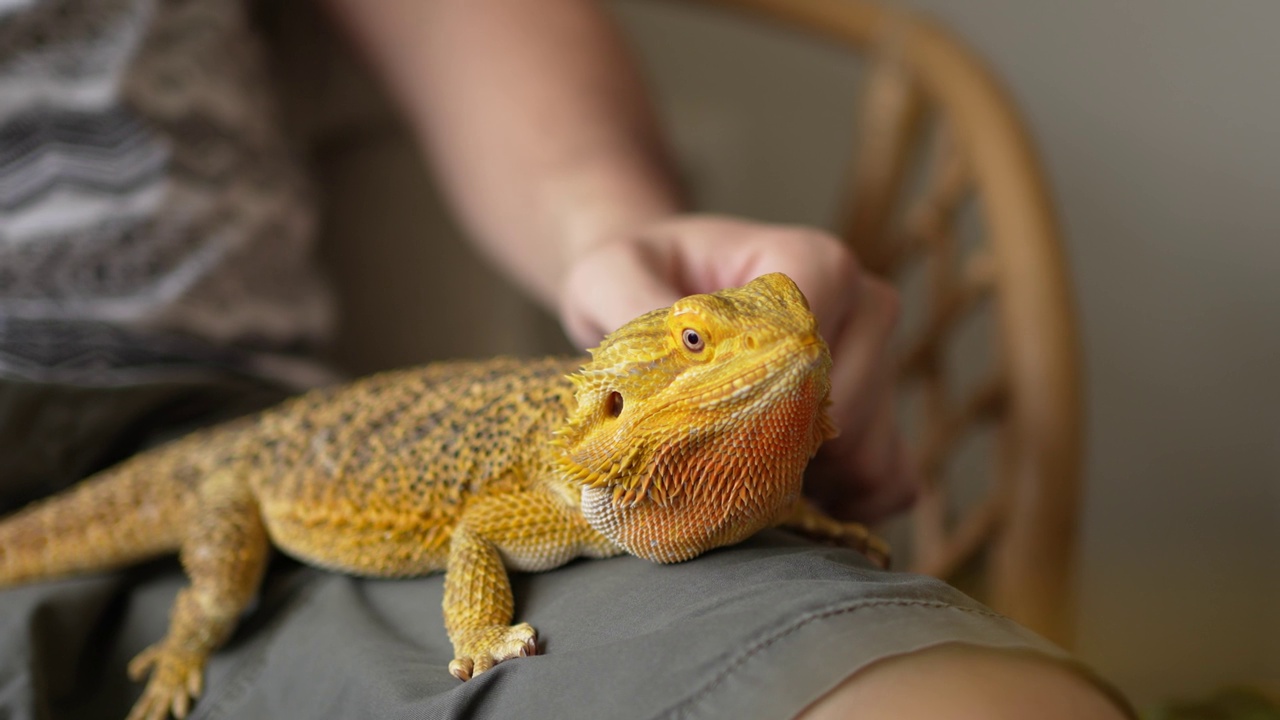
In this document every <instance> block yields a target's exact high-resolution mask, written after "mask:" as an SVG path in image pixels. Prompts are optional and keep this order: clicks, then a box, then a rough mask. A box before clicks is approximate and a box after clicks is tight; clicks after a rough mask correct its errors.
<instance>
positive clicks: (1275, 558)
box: [271, 0, 1280, 705]
mask: <svg viewBox="0 0 1280 720" xmlns="http://www.w3.org/2000/svg"><path fill="white" fill-rule="evenodd" d="M610 5H611V7H612V8H613V9H615V10H616V11H617V15H618V17H619V18H620V19H621V21H622V23H623V26H624V27H625V29H626V31H627V33H628V34H629V36H630V38H631V39H632V41H633V43H634V45H635V47H636V49H637V50H638V51H639V53H640V55H641V57H642V60H643V62H644V65H645V67H646V69H647V71H648V73H649V77H650V80H651V82H652V84H653V86H654V88H655V91H656V95H657V97H658V99H659V102H660V103H661V112H662V114H663V115H664V118H665V120H666V121H667V124H668V127H669V129H670V132H671V135H672V137H673V140H674V143H675V145H676V148H677V152H678V155H679V157H680V161H681V166H682V169H683V172H684V173H685V175H686V178H687V180H688V181H689V183H690V186H691V188H692V191H693V194H694V196H695V198H696V200H697V202H698V206H699V208H700V209H704V210H713V211H724V212H733V213H740V214H744V215H748V216H753V217H757V218H762V219H767V220H774V221H780V222H791V223H807V224H816V225H821V226H828V227H829V226H831V223H832V222H833V220H834V218H835V210H836V201H837V188H838V186H839V183H840V181H841V180H842V177H841V173H842V169H843V167H844V164H845V162H846V161H847V158H848V155H849V153H850V151H851V150H850V146H851V140H852V131H851V125H852V123H853V121H854V117H855V115H856V110H857V101H858V94H859V90H860V83H861V81H862V78H863V71H864V68H863V67H862V65H861V63H860V62H859V61H858V60H857V59H856V58H855V57H853V56H852V55H850V54H848V53H846V52H844V51H841V50H838V49H836V48H833V47H830V46H826V45H823V44H821V43H817V42H815V41H812V40H809V39H805V38H802V37H800V36H797V35H792V34H788V33H783V32H780V31H777V30H771V29H768V28H765V27H763V26H761V25H759V24H756V23H753V22H751V21H748V20H746V19H744V18H742V17H738V16H735V15H733V14H730V13H723V12H718V11H712V10H709V9H706V8H701V7H691V6H688V5H685V4H683V3H677V2H654V1H652V0H649V1H644V0H617V1H615V2H612V3H610ZM901 6H902V7H905V8H909V9H913V10H919V11H921V12H925V13H928V14H929V15H931V16H933V17H934V18H936V19H938V20H940V21H942V22H943V23H944V24H945V25H947V26H948V27H950V28H951V29H952V30H953V31H955V32H956V33H957V34H958V35H959V36H960V37H961V38H962V39H964V40H965V41H966V42H967V43H969V44H970V45H971V46H972V47H973V48H974V49H976V50H977V51H978V53H979V54H981V55H982V56H984V57H985V58H986V60H987V61H988V62H989V63H990V65H991V66H992V67H993V68H994V69H995V71H996V72H997V74H998V75H999V76H1000V77H1001V78H1002V79H1003V80H1004V82H1005V83H1006V86H1007V88H1008V89H1009V91H1010V92H1011V94H1012V95H1013V97H1014V99H1015V100H1016V101H1017V103H1018V104H1019V106H1020V108H1021V110H1022V112H1023V115H1024V117H1025V119H1026V121H1027V122H1028V124H1029V126H1030V128H1031V131H1032V135H1033V137H1034V141H1035V143H1036V145H1037V146H1038V149H1039V151H1040V154H1041V158H1042V160H1043V161H1044V164H1045V167H1046V170H1047V173H1048V175H1049V178H1050V182H1051V185H1052V189H1053V192H1054V196H1055V199H1056V202H1057V207H1058V211H1059V215H1060V218H1061V222H1062V225H1063V230H1064V233H1063V234H1064V238H1065V241H1066V253H1067V256H1068V259H1069V261H1070V265H1071V272H1072V279H1073V282H1074V287H1075V290H1076V297H1077V302H1078V309H1079V312H1080V315H1081V318H1080V319H1081V323H1082V330H1083V343H1084V354H1085V360H1086V372H1087V398H1086V401H1087V413H1088V415H1087V421H1088V428H1087V458H1086V472H1085V483H1086V485H1085V490H1086V492H1085V501H1084V507H1083V515H1082V528H1081V530H1082V533H1081V546H1080V566H1079V585H1078V587H1079V592H1078V602H1077V615H1078V618H1079V622H1078V627H1079V633H1078V646H1077V650H1078V653H1079V654H1080V655H1081V656H1082V657H1083V658H1084V659H1085V660H1086V661H1088V662H1089V663H1091V664H1093V665H1094V666H1096V667H1097V668H1098V669H1099V670H1100V671H1101V672H1102V673H1103V674H1104V675H1105V676H1107V677H1109V678H1111V679H1113V680H1114V681H1115V682H1117V683H1118V684H1119V685H1120V686H1121V687H1122V688H1123V689H1124V690H1125V691H1126V692H1128V693H1130V694H1131V695H1132V697H1133V698H1134V699H1135V700H1136V701H1137V702H1138V703H1139V704H1143V705H1145V704H1149V703H1152V702H1155V701H1161V700H1167V699H1169V698H1173V697H1180V696H1193V695H1200V694H1204V693H1206V692H1208V691H1210V690H1212V689H1214V688H1218V687H1220V686H1223V685H1230V684H1236V683H1272V684H1275V683H1280V280H1277V275H1278V274H1280V209H1278V208H1280V82H1277V81H1276V79H1275V71H1276V68H1280V44H1278V43H1276V42H1275V41H1274V29H1275V28H1276V27H1280V4H1277V3H1275V2H1272V1H1271V0H1252V1H1250V0H1233V1H1232V2H1229V3H1200V2H1193V1H1191V0H1180V1H1170V0H1134V1H1132V2H1127V3H1123V4H1121V3H1113V2H1103V1H1102V0H1078V1H1077V2H1072V3H1048V2H1039V3H1026V2H1015V1H1014V0H964V1H963V2H960V1H959V0H911V1H910V2H903V3H902V4H901ZM271 24H272V25H273V35H274V36H275V38H276V43H275V47H274V51H275V52H276V54H277V55H278V60H279V62H278V66H279V67H280V68H281V72H282V73H283V74H284V76H285V78H284V80H285V83H284V84H285V89H286V91H287V92H288V93H290V95H291V96H292V97H291V100H290V102H289V108H288V110H289V112H290V113H291V115H292V116H293V122H294V123H295V127H297V128H299V134H300V136H305V137H309V138H313V139H315V141H316V148H317V153H316V156H315V161H316V164H317V169H318V171H319V175H320V177H321V178H322V186H321V191H322V196H323V198H324V200H325V212H326V218H325V220H326V222H325V233H326V237H325V248H324V251H325V254H326V260H327V263H328V265H329V267H330V268H331V269H332V270H333V274H334V279H335V282H336V284H337V289H338V292H339V294H340V296H341V298H342V302H343V309H342V319H343V325H342V331H341V341H340V342H339V344H338V346H337V348H336V349H335V351H334V352H335V359H336V360H337V361H338V362H339V363H340V364H341V365H342V366H343V367H344V368H346V369H347V370H349V371H352V372H365V371H369V370H373V369H377V368H381V367H386V366H390V365H403V364H408V363H412V362H420V361H423V360H427V359H433V358H440V357H451V356H483V355H492V354H495V353H502V352H507V353H520V354H530V353H543V352H558V351H564V350H566V349H568V346H567V345H566V344H565V341H564V340H563V338H562V336H561V335H560V333H559V330H558V328H557V327H556V325H555V323H554V321H552V320H551V319H550V318H548V317H547V316H545V315H544V314H542V313H541V312H540V311H539V310H538V309H537V308H535V307H532V306H531V305H529V304H528V303H527V302H526V301H525V300H523V299H522V298H521V297H520V296H519V294H518V293H516V292H515V291H514V290H513V289H511V288H510V287H509V286H508V285H507V284H506V283H505V282H504V281H503V280H502V279H501V278H500V277H499V276H497V275H496V274H495V273H493V272H492V271H489V270H488V269H487V268H486V267H485V266H484V264H483V262H482V261H481V260H479V259H478V258H477V257H475V255H474V253H473V252H472V251H471V250H470V248H469V247H468V246H467V245H465V243H464V241H462V240H461V239H460V236H459V234H458V232H457V230H456V229H455V228H454V226H453V225H452V224H451V221H450V219H449V217H448V213H447V211H446V210H445V209H444V208H443V206H442V205H441V203H440V200H439V199H438V198H437V197H436V195H435V194H434V190H433V189H432V187H431V184H430V180H429V178H428V176H427V173H426V172H425V170H424V168H423V165H422V163H421V161H420V159H419V156H418V155H417V153H416V151H415V149H414V147H413V143H412V141H411V139H410V138H409V136H408V134H407V133H406V132H405V131H404V130H403V129H402V127H401V126H400V124H399V122H398V121H397V119H396V117H395V114H394V112H393V111H391V109H390V108H389V107H388V106H387V104H386V102H385V100H384V99H383V98H382V97H381V95H380V93H379V92H378V90H377V89H376V88H375V87H373V86H372V84H371V83H370V82H369V80H368V78H367V77H366V76H364V75H363V74H362V73H361V71H360V69H359V68H358V66H357V64H356V63H354V62H352V61H351V59H350V57H349V56H348V54H346V53H345V52H339V51H335V49H334V48H335V47H341V45H342V43H341V41H340V40H338V39H337V38H335V37H334V35H333V34H332V32H330V31H329V30H328V29H327V28H326V27H325V26H324V21H323V19H322V18H320V17H319V16H318V15H316V14H314V12H313V11H311V10H303V9H301V8H299V7H298V6H297V4H293V5H291V6H290V8H289V10H288V13H287V18H285V17H280V18H274V20H273V22H272V23H271Z"/></svg>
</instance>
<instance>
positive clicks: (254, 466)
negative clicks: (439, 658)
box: [0, 274, 887, 720]
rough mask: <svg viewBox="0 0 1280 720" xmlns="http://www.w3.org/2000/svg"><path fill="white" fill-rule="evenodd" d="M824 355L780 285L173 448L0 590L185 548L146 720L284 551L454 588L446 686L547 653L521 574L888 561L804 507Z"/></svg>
mask: <svg viewBox="0 0 1280 720" xmlns="http://www.w3.org/2000/svg"><path fill="white" fill-rule="evenodd" d="M830 366H831V359H830V356H829V354H828V350H827V346H826V344H825V343H824V342H823V340H822V338H821V337H820V336H819V334H818V331H817V325H816V323H815V320H814V317H813V315H812V314H811V313H810V311H809V309H808V304H807V303H806V301H805V299H804V296H803V295H802V294H801V292H800V290H799V289H798V288H797V287H796V285H795V284H794V283H793V282H792V281H791V280H790V279H789V278H787V277H786V276H785V275H780V274H773V275H766V276H763V277H760V278H757V279H756V280H754V281H752V282H751V283H749V284H747V285H746V286H744V287H742V288H737V289H730V290H724V291H721V292H718V293H714V294H709V295H692V296H689V297H686V298H683V299H681V300H679V301H677V302H676V303H675V304H674V305H672V306H671V307H670V308H664V309H661V310H655V311H653V312H650V313H647V314H645V315H642V316H641V317H639V318H637V319H636V320H634V321H632V322H631V323H629V324H627V325H625V326H623V327H622V328H621V329H619V330H618V331H616V332H614V333H613V334H611V335H609V336H608V337H607V338H605V340H604V341H603V342H602V343H601V344H600V346H599V347H597V348H595V349H593V350H592V351H591V357H590V359H589V360H586V361H585V362H584V360H583V359H556V358H552V359H543V360H516V359H494V360H488V361H477V362H457V361H455V362H442V363H435V364H431V365H426V366H424V367H420V368H414V369H407V370H399V371H391V372H386V373H382V374H378V375H373V376H370V377H368V378H365V379H362V380H358V381H355V382H354V383H352V384H350V385H347V386H343V387H337V388H327V389H319V390H315V391H312V392H310V393H307V394H304V395H301V396H299V397H296V398H294V399H292V400H289V401H286V402H285V403H283V404H281V405H279V406H277V407H275V408H272V409H268V410H266V411H263V412H262V413H260V414H258V415H256V416H250V417H248V418H245V419H241V420H238V421H233V422H231V423H230V424H226V425H222V426H216V427H213V428H210V429H206V430H202V431H197V432H196V433H194V434H192V435H189V436H186V437H184V438H181V439H179V440H177V441H174V442H172V443H170V444H168V445H163V446H160V447H158V448H156V449H154V450H151V451H148V452H145V453H142V454H140V455H137V456H135V457H133V458H132V459H129V460H126V461H125V462H123V463H121V464H120V465H117V466H115V467H114V468H109V469H107V470H105V471H103V472H101V473H99V474H98V475H96V476H93V477H91V478H89V479H88V480H86V481H84V482H83V483H81V484H80V485H79V486H77V487H76V488H73V489H71V490H70V491H68V492H67V493H65V494H63V495H60V496H55V497H53V498H50V499H46V500H43V501H40V502H38V503H35V504H33V505H32V506H30V507H28V508H26V509H24V510H22V511H19V512H18V513H17V514H15V515H13V516H12V517H10V518H9V519H7V520H5V521H4V522H3V523H0V587H3V586H7V585H14V584H17V583H25V582H30V581H34V580H41V579H47V578H53V577H59V576H66V575H71V574H75V573H84V572H89V571H94V570H101V569H107V568H114V567H119V566H123V565H126V564H129V563H134V562H137V561H141V560H143V559H146V558H151V557H154V556H158V555H162V554H166V553H172V552H174V551H177V552H178V553H179V556H180V559H181V562H182V566H183V568H184V570H185V571H186V574H187V575H188V577H189V579H190V584H189V585H188V586H187V587H186V588H185V589H183V590H182V591H181V592H180V593H179V594H178V596H177V599H176V601H175V604H174V607H173V611H172V614H171V618H170V627H169V632H168V635H167V636H166V637H165V638H164V639H163V640H162V641H161V642H159V643H157V644H155V645H153V646H151V647H150V648H148V649H147V650H145V651H143V652H142V653H141V654H140V655H139V656H138V657H136V658H135V659H134V660H133V662H132V663H131V664H130V666H129V673H130V676H131V677H133V678H134V679H135V680H137V679H141V677H143V676H144V675H146V673H147V672H148V671H150V679H149V681H148V684H147V686H146V688H145V690H144V691H143V694H142V696H141V698H140V699H139V700H138V702H137V704H136V705H135V706H134V709H133V711H132V713H131V714H130V716H129V718H130V720H163V719H164V718H165V717H166V716H168V715H169V714H170V713H172V714H173V715H174V716H175V717H178V718H182V717H184V716H185V715H186V714H187V712H188V710H189V708H190V703H191V701H192V700H193V699H194V698H195V697H197V696H198V695H199V694H200V692H201V689H202V684H203V671H204V666H205V663H206V660H207V659H208V657H209V655H210V654H211V653H212V652H213V651H214V650H215V649H216V648H217V647H218V646H219V645H220V644H221V643H222V642H223V641H224V640H225V639H226V638H227V636H228V635H229V634H230V633H231V631H232V628H233V627H234V625H235V623H236V621H237V619H238V618H239V616H240V615H241V613H242V611H244V609H245V608H246V606H247V605H248V604H249V603H250V601H251V600H252V598H253V597H254V595H255V594H256V592H257V589H258V585H259V582H260V580H261V579H262V575H263V571H264V568H265V567H266V564H267V558H268V554H269V547H270V546H271V545H274V546H276V547H278V548H280V549H281V550H283V551H284V552H286V553H288V554H290V555H292V556H294V557H296V558H298V559H300V560H302V561H304V562H307V563H310V564H312V565H316V566H319V567H322V568H328V569H332V570H335V571H339V572H344V573H351V574H356V575H364V576H374V577H409V576H416V575H422V574H425V573H430V572H435V571H440V570H444V571H445V579H444V586H445V587H444V620H445V626H446V629H447V630H448V634H449V638H450V640H451V641H452V643H453V646H454V655H455V657H454V659H453V661H452V662H451V663H450V664H449V671H450V672H451V673H452V674H453V675H455V676H456V677H458V678H460V679H462V680H466V679H469V678H470V677H472V676H474V675H476V674H479V673H482V672H484V671H486V670H488V669H489V668H491V667H493V666H494V664H496V663H499V662H502V661H504V660H508V659H510V658H514V657H518V656H525V655H531V654H534V653H536V652H537V649H538V648H537V636H536V633H535V631H534V629H533V628H532V627H530V626H529V625H528V624H526V623H519V624H515V625H513V624H511V623H512V620H513V618H512V614H513V599H512V592H511V586H510V583H509V581H508V577H507V571H508V570H517V571H540V570H549V569H551V568H554V567H557V566H559V565H562V564H564V563H566V562H568V561H569V560H571V559H574V558H577V557H583V556H586V557H592V558H604V557H609V556H612V555H617V554H619V553H623V552H626V553H631V554H633V555H637V556H639V557H642V558H647V559H649V560H652V561H655V562H659V563H673V562H680V561H683V560H687V559H689V558H692V557H694V556H696V555H698V554H700V553H702V552H705V551H707V550H710V549H712V548H715V547H719V546H723V545H727V544H731V543H734V542H737V541H739V540H742V539H744V538H746V537H747V536H749V535H751V534H753V533H755V532H756V531H758V530H760V529H762V528H764V527H767V526H774V525H779V524H781V525H788V526H791V527H795V528H797V529H799V530H800V531H802V532H804V533H806V534H808V535H810V536H815V537H818V538H820V539H824V540H826V541H829V542H835V543H838V544H844V545H847V546H851V547H854V548H857V549H860V550H862V551H864V552H866V553H868V555H870V556H871V557H872V558H873V559H874V560H876V561H877V562H880V563H881V564H883V563H884V562H886V561H887V548H886V547H885V545H884V544H883V543H882V542H880V541H879V540H878V539H876V538H874V537H873V536H871V535H869V534H868V532H867V531H866V529H865V528H863V527H862V526H860V525H856V524H843V523H838V522H836V521H835V520H832V519H830V518H828V517H826V516H824V515H822V514H820V513H819V512H818V511H817V510H815V509H814V508H813V507H811V506H810V505H809V504H807V502H805V501H803V500H802V499H801V495H800V490H801V480H802V475H803V471H804V468H805V465H806V464H807V462H808V460H809V458H810V457H811V456H812V455H813V454H814V452H815V451H816V450H817V448H818V446H819V445H820V444H821V443H822V442H823V441H824V440H825V439H827V438H829V437H831V436H832V435H833V434H834V428H833V427H832V424H831V422H830V420H829V418H828V416H827V413H826V410H825V408H826V405H827V403H828V402H829V401H828V394H829V389H830V386H829V381H828V372H829V369H830Z"/></svg>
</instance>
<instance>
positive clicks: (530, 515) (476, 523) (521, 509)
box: [444, 490, 620, 680]
mask: <svg viewBox="0 0 1280 720" xmlns="http://www.w3.org/2000/svg"><path fill="white" fill-rule="evenodd" d="M618 552H620V550H619V549H618V548H617V547H616V546H614V545H613V544H612V543H610V542H609V541H608V540H607V539H605V538H604V536H602V535H600V534H599V533H597V532H596V531H595V530H594V529H592V528H591V526H590V525H588V524H587V522H586V520H584V519H583V517H582V514H581V513H579V512H578V511H577V509H576V508H573V507H570V506H568V505H566V504H565V503H564V501H563V500H561V499H559V498H557V497H555V496H554V495H552V494H551V493H549V492H542V491H537V490H534V491H527V492H517V493H508V494H503V495H494V496H489V497H484V498H477V499H475V500H472V501H471V503H470V504H468V506H467V509H466V511H465V512H464V513H463V515H462V518H461V520H459V522H458V525H457V526H456V527H455V528H454V530H453V537H452V539H451V541H450V548H449V565H448V569H447V570H446V571H445V578H444V624H445V629H446V630H448V632H449V639H450V640H451V641H452V642H453V654H454V659H453V661H452V662H450V663H449V672H450V673H452V674H453V676H454V677H456V678H458V679H460V680H468V679H470V678H471V677H473V676H475V675H479V674H480V673H482V672H484V671H485V670H488V669H489V668H491V667H493V666H494V665H495V664H497V663H500V662H502V661H503V660H509V659H511V658H513V657H522V656H525V655H534V654H536V653H537V651H538V645H537V633H536V632H535V631H534V629H533V628H532V627H531V626H530V625H529V624H528V623H520V624H519V625H510V624H509V623H510V622H511V619H512V618H511V615H512V612H513V607H514V601H513V599H512V597H511V583H510V581H509V580H508V579H507V569H511V570H534V571H536V570H550V569H551V568H554V567H558V566H560V565H563V564H564V563H566V562H568V561H570V560H572V559H573V558H575V557H578V556H580V555H589V556H592V557H607V556H609V555H615V554H617V553H618Z"/></svg>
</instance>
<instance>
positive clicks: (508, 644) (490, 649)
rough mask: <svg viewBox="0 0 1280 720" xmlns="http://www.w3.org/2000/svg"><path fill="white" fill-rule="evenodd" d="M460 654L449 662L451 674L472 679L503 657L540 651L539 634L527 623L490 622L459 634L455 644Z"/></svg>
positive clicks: (532, 653)
mask: <svg viewBox="0 0 1280 720" xmlns="http://www.w3.org/2000/svg"><path fill="white" fill-rule="evenodd" d="M453 647H454V653H455V654H456V655H457V657H455V658H454V659H453V660H452V661H451V662H450V663H449V674H450V675H453V676H454V677H456V678H458V679H459V680H470V679H471V678H473V677H475V676H476V675H479V674H480V673H482V672H484V671H486V670H489V669H491V668H492V667H493V666H494V665H497V664H498V663H500V662H502V661H503V660H510V659H511V658H515V657H528V656H530V655H537V654H538V633H537V631H536V630H534V629H533V627H532V626H531V625H529V624H528V623H520V624H519V625H512V626H510V627H508V626H506V625H490V626H488V627H483V628H478V629H475V630H467V631H464V632H461V633H459V635H458V637H457V638H455V639H454V643H453Z"/></svg>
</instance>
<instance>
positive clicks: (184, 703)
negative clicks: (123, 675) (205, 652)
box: [127, 643, 204, 720]
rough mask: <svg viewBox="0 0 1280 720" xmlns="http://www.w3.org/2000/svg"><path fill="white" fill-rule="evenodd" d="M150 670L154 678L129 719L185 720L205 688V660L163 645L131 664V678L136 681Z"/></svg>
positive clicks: (147, 652)
mask: <svg viewBox="0 0 1280 720" xmlns="http://www.w3.org/2000/svg"><path fill="white" fill-rule="evenodd" d="M148 671H150V672H151V679H150V680H148V681H147V687H146V689H144V690H143V691H142V697H140V698H138V701H137V702H136V703H134V706H133V710H132V711H131V712H130V713H129V717H128V719H127V720H165V718H168V717H169V716H170V715H172V716H173V717H175V718H178V720H182V718H185V717H186V716H187V713H189V712H190V711H191V701H192V700H193V699H195V698H196V697H198V696H199V695H200V691H201V690H202V689H203V688H204V658H203V657H202V656H200V655H198V654H195V653H190V652H182V651H180V650H174V649H173V648H168V647H165V646H164V644H163V643H161V644H158V645H152V646H151V647H149V648H147V649H146V650H143V651H142V652H141V653H139V654H138V656H137V657H135V658H134V659H133V661H132V662H130V663H129V677H131V678H133V679H135V680H137V679H140V678H141V677H142V676H143V675H145V674H146V673H147V672H148Z"/></svg>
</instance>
